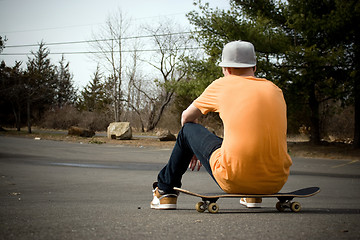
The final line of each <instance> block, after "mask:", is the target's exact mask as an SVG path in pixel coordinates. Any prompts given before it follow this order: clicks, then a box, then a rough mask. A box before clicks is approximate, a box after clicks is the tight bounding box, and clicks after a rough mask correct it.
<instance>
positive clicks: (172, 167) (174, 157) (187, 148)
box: [158, 123, 223, 193]
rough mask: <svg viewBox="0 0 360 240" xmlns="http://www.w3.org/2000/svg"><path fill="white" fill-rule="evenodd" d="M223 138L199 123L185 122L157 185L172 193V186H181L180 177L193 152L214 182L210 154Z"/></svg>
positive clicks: (219, 145) (186, 167) (160, 173)
mask: <svg viewBox="0 0 360 240" xmlns="http://www.w3.org/2000/svg"><path fill="white" fill-rule="evenodd" d="M222 141H223V139H222V138H219V137H217V136H216V135H215V134H213V133H211V132H210V131H208V130H207V129H206V128H205V127H203V126H202V125H200V124H195V123H186V124H184V126H183V127H182V128H181V130H180V132H179V134H178V137H177V139H176V144H175V146H174V149H173V151H172V153H171V156H170V159H169V162H168V163H167V165H166V166H165V167H164V168H163V169H162V170H161V171H160V172H159V175H158V187H159V189H161V190H163V191H164V192H165V193H174V190H173V187H181V178H182V176H183V174H184V173H185V172H186V170H187V169H188V166H189V164H190V161H191V158H192V157H193V155H194V154H195V155H196V157H197V158H198V159H199V160H200V162H201V164H202V165H203V167H205V169H206V171H207V172H208V173H209V174H210V175H211V177H212V178H213V179H214V181H215V182H216V180H215V178H214V176H213V174H212V170H211V167H210V163H209V160H210V157H211V154H212V153H213V152H214V151H215V150H216V149H218V148H220V147H221V144H222Z"/></svg>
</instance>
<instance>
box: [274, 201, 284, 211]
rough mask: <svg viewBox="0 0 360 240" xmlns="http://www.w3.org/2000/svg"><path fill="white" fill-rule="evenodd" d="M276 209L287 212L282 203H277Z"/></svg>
mask: <svg viewBox="0 0 360 240" xmlns="http://www.w3.org/2000/svg"><path fill="white" fill-rule="evenodd" d="M276 209H277V210H278V211H279V212H283V211H285V208H284V207H283V205H282V203H281V202H277V203H276Z"/></svg>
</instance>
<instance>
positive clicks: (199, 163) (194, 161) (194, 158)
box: [189, 155, 202, 171]
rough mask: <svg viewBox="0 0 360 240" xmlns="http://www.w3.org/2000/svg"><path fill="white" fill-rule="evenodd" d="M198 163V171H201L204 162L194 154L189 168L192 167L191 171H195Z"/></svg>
mask: <svg viewBox="0 0 360 240" xmlns="http://www.w3.org/2000/svg"><path fill="white" fill-rule="evenodd" d="M196 165H198V166H197V171H199V170H200V168H201V166H202V164H201V162H200V160H199V159H198V158H197V157H196V156H195V155H194V156H193V157H192V159H191V161H190V164H189V168H190V169H191V171H194V169H195V168H196Z"/></svg>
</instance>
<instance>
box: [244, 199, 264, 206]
mask: <svg viewBox="0 0 360 240" xmlns="http://www.w3.org/2000/svg"><path fill="white" fill-rule="evenodd" d="M261 203H262V198H241V199H240V204H242V205H244V206H246V207H248V208H261Z"/></svg>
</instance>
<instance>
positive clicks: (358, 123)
mask: <svg viewBox="0 0 360 240" xmlns="http://www.w3.org/2000/svg"><path fill="white" fill-rule="evenodd" d="M358 76H360V75H359V74H356V78H355V79H354V98H355V103H354V104H355V129H354V143H353V146H354V148H360V78H359V77H358Z"/></svg>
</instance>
